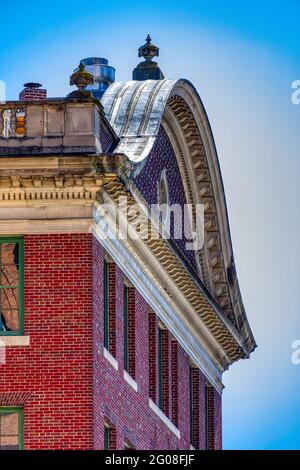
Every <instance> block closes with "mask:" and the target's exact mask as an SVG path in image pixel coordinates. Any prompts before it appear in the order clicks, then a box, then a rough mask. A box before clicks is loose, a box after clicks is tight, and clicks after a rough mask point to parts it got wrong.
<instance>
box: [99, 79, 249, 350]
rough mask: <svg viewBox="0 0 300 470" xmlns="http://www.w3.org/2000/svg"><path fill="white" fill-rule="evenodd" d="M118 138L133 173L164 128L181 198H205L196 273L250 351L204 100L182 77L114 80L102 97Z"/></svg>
mask: <svg viewBox="0 0 300 470" xmlns="http://www.w3.org/2000/svg"><path fill="white" fill-rule="evenodd" d="M102 104H103V107H104V112H105V114H106V117H107V119H108V120H109V122H110V125H111V126H112V127H113V129H114V131H115V132H116V134H117V135H118V136H119V138H120V142H119V144H118V147H117V149H116V150H115V151H116V152H117V153H125V154H126V155H127V156H128V158H129V160H131V161H132V162H134V176H136V175H138V174H139V173H140V172H141V171H143V168H144V166H145V164H146V162H147V158H148V157H149V155H150V153H151V150H152V149H153V147H154V146H155V143H156V141H157V139H158V138H160V137H159V135H160V131H161V129H162V128H163V130H164V132H165V133H166V134H167V136H168V138H169V140H170V142H171V144H172V147H173V149H174V153H175V155H176V159H177V163H178V167H179V170H180V174H181V179H182V182H183V185H184V190H185V194H186V201H187V202H191V203H192V204H193V205H196V204H204V221H205V242H204V246H203V248H202V249H201V250H200V251H199V252H198V253H197V260H198V274H199V276H200V278H201V280H202V282H203V284H204V285H205V286H206V288H207V289H208V290H209V291H210V293H211V295H212V296H213V297H214V299H215V300H216V302H217V303H218V304H219V306H220V307H221V309H222V310H223V312H224V313H225V315H226V316H227V318H228V319H229V320H230V321H231V323H232V324H233V325H234V327H235V328H236V329H237V330H238V331H239V332H240V334H241V335H242V336H243V338H244V340H245V342H246V344H247V345H248V348H249V352H251V351H252V350H253V349H254V348H255V341H254V338H253V335H252V332H251V329H250V326H249V324H248V320H247V317H246V313H245V310H244V306H243V302H242V298H241V294H240V289H239V285H238V280H237V275H236V270H235V264H234V256H233V250H232V243H231V237H230V229H229V222H228V215H227V208H226V201H225V194H224V187H223V183H222V177H221V172H220V167H219V161H218V156H217V151H216V146H215V143H214V139H213V135H212V131H211V128H210V124H209V121H208V118H207V115H206V112H205V109H204V106H203V103H202V101H201V99H200V97H199V95H198V93H197V91H196V90H195V88H194V87H193V85H192V84H191V83H190V82H188V81H187V80H178V81H174V80H146V81H130V82H124V83H114V84H113V85H111V86H110V87H109V88H108V90H107V91H106V92H105V94H104V96H103V98H102Z"/></svg>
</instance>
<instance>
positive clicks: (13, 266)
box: [0, 237, 24, 335]
mask: <svg viewBox="0 0 300 470" xmlns="http://www.w3.org/2000/svg"><path fill="white" fill-rule="evenodd" d="M22 334H24V242H23V239H22V238H20V237H1V238H0V335H22Z"/></svg>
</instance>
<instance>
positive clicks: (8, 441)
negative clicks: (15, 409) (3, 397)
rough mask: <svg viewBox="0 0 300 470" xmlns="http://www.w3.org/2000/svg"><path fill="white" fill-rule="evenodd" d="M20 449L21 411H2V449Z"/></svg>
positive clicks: (0, 421) (0, 433) (0, 432)
mask: <svg viewBox="0 0 300 470" xmlns="http://www.w3.org/2000/svg"><path fill="white" fill-rule="evenodd" d="M18 449H19V413H1V412H0V450H18Z"/></svg>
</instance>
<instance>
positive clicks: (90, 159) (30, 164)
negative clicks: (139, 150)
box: [0, 154, 126, 207]
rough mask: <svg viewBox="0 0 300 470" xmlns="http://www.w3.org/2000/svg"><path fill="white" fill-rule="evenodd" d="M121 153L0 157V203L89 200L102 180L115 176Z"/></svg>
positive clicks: (49, 202)
mask: <svg viewBox="0 0 300 470" xmlns="http://www.w3.org/2000/svg"><path fill="white" fill-rule="evenodd" d="M125 162H126V158H125V156H124V155H118V154H117V155H84V156H82V155H81V156H76V155H74V156H68V157H65V156H61V155H58V156H51V157H39V156H37V157H32V156H28V157H25V156H24V157H4V158H3V157H2V158H0V202H1V207H4V206H19V205H20V204H21V205H23V204H24V203H26V206H27V207H28V206H29V205H38V204H41V202H42V203H43V204H47V205H48V204H49V205H51V204H53V203H54V204H59V203H62V204H64V203H65V201H66V200H68V203H70V204H73V203H74V202H75V203H78V202H79V203H81V202H84V203H85V202H90V203H92V202H93V201H94V200H96V198H97V195H98V191H99V189H100V188H101V186H102V185H103V184H104V183H107V182H109V181H112V180H114V179H116V178H117V174H118V172H119V168H120V166H122V165H124V164H125Z"/></svg>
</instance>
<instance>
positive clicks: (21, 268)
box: [0, 237, 24, 337]
mask: <svg viewBox="0 0 300 470" xmlns="http://www.w3.org/2000/svg"><path fill="white" fill-rule="evenodd" d="M2 243H16V244H18V246H19V285H18V293H19V308H18V310H19V329H18V331H1V330H0V337H1V336H23V335H24V239H23V237H0V245H1V244H2ZM2 288H3V287H1V286H0V289H2Z"/></svg>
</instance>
